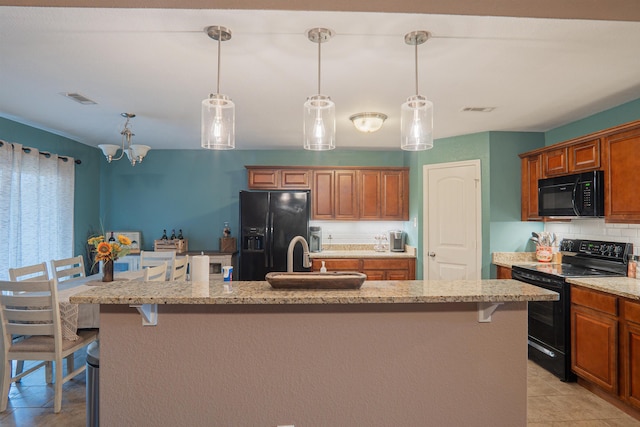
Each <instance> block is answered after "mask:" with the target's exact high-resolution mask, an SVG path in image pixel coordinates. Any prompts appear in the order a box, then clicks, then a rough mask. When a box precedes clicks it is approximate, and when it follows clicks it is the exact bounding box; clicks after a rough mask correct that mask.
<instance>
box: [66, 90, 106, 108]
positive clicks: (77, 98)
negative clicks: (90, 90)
mask: <svg viewBox="0 0 640 427" xmlns="http://www.w3.org/2000/svg"><path fill="white" fill-rule="evenodd" d="M60 95H62V96H64V97H66V98H68V99H71V100H72V101H76V102H78V103H80V104H82V105H95V104H97V102H95V101H93V100H91V99H89V98H87V97H86V96H84V95H81V94H79V93H76V92H62V93H61V94H60Z"/></svg>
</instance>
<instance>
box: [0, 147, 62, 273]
mask: <svg viewBox="0 0 640 427" xmlns="http://www.w3.org/2000/svg"><path fill="white" fill-rule="evenodd" d="M74 175H75V164H74V160H73V159H72V158H66V157H59V156H57V155H55V154H48V153H41V152H39V151H38V150H37V149H34V148H26V147H23V146H22V145H20V144H16V143H14V144H10V143H7V142H3V141H0V279H3V280H8V277H9V274H8V269H9V268H12V267H20V266H25V265H32V264H37V263H41V262H49V261H50V260H52V259H60V258H69V257H71V256H73V195H74Z"/></svg>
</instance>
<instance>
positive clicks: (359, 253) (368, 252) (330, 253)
mask: <svg viewBox="0 0 640 427" xmlns="http://www.w3.org/2000/svg"><path fill="white" fill-rule="evenodd" d="M309 257H310V258H312V259H313V258H415V257H416V248H414V247H413V246H409V245H406V246H405V251H404V252H391V251H389V250H386V251H382V252H378V251H375V250H374V249H373V245H357V244H355V245H345V244H341V245H325V246H324V247H323V249H322V251H321V252H311V253H309Z"/></svg>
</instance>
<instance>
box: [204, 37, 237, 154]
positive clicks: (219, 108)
mask: <svg viewBox="0 0 640 427" xmlns="http://www.w3.org/2000/svg"><path fill="white" fill-rule="evenodd" d="M205 31H206V33H207V35H208V36H209V37H211V38H212V39H214V40H217V41H218V86H217V93H212V94H211V95H209V98H207V99H205V100H204V101H202V122H201V145H202V148H209V149H212V150H232V149H234V148H235V147H236V106H235V105H234V103H233V101H231V99H230V98H229V97H228V96H227V95H222V94H221V93H220V43H221V42H223V41H227V40H229V39H230V38H231V30H229V29H227V28H225V27H220V26H217V25H215V26H211V27H207V28H206V29H205Z"/></svg>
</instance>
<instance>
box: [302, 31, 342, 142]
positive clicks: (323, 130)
mask: <svg viewBox="0 0 640 427" xmlns="http://www.w3.org/2000/svg"><path fill="white" fill-rule="evenodd" d="M307 37H308V38H309V40H310V41H311V42H313V43H318V94H317V95H313V96H310V97H308V98H307V101H306V102H305V103H304V107H303V109H304V113H303V114H304V119H303V129H302V131H303V132H302V133H303V138H304V145H303V146H304V149H305V150H312V151H326V150H333V149H334V148H336V105H335V103H334V102H333V101H332V100H331V98H329V97H328V96H326V95H321V93H322V92H321V91H320V69H321V67H320V65H321V57H322V56H321V48H320V46H321V45H322V43H324V42H326V41H328V40H329V39H330V38H331V37H333V31H332V30H329V29H327V28H312V29H311V30H309V31H308V32H307Z"/></svg>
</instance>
